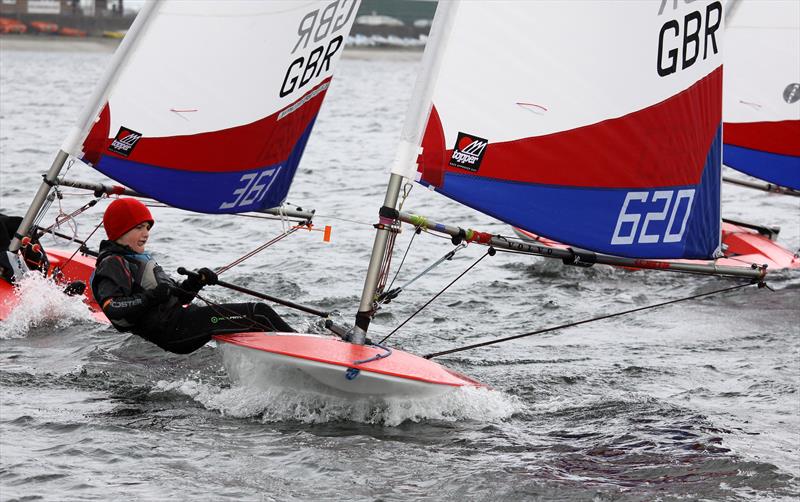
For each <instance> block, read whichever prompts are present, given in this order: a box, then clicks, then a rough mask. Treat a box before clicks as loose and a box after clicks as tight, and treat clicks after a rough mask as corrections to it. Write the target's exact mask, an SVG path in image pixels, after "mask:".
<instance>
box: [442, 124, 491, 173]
mask: <svg viewBox="0 0 800 502" xmlns="http://www.w3.org/2000/svg"><path fill="white" fill-rule="evenodd" d="M488 144H489V141H487V140H485V139H483V138H479V137H477V136H473V135H471V134H465V133H463V132H459V133H458V139H456V146H455V148H453V155H452V156H451V157H450V165H451V166H453V167H460V168H461V169H466V170H467V171H472V172H473V173H474V172H477V171H478V168H479V167H480V165H481V161H482V160H483V154H484V152H486V146H487V145H488Z"/></svg>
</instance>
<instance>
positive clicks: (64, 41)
mask: <svg viewBox="0 0 800 502" xmlns="http://www.w3.org/2000/svg"><path fill="white" fill-rule="evenodd" d="M120 42H121V39H114V38H103V37H85V38H68V37H56V36H48V35H0V50H2V51H32V52H107V53H111V52H114V50H116V48H117V46H119V43H120ZM422 49H423V47H402V46H396V47H395V46H378V47H369V46H350V45H348V46H346V47H345V50H344V52H343V53H342V56H343V57H346V58H351V57H355V58H373V57H391V58H395V59H405V58H408V59H418V58H420V57H421V55H422Z"/></svg>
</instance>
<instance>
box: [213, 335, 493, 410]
mask: <svg viewBox="0 0 800 502" xmlns="http://www.w3.org/2000/svg"><path fill="white" fill-rule="evenodd" d="M214 339H215V340H216V341H217V342H218V343H220V344H227V345H228V346H229V347H226V350H228V349H233V350H234V351H237V352H240V353H242V354H243V355H245V356H247V357H253V358H255V359H256V360H257V364H263V365H268V366H271V367H274V368H277V369H278V371H281V372H284V375H283V376H284V377H285V378H282V379H281V381H282V382H286V381H293V380H297V381H300V380H302V377H309V378H311V379H312V380H314V381H315V382H317V383H318V384H320V387H319V388H321V389H323V390H324V391H327V393H330V394H333V395H347V396H350V397H356V398H357V397H364V398H368V397H381V398H428V397H435V396H438V395H442V394H444V393H446V392H450V391H453V390H455V389H457V388H459V387H475V388H477V387H485V385H483V384H481V383H480V382H477V381H475V380H473V379H471V378H469V377H467V376H465V375H462V374H460V373H458V372H455V371H453V370H450V369H447V368H445V367H444V366H442V365H440V364H438V363H436V362H434V361H430V360H428V359H424V358H422V357H419V356H415V355H413V354H410V353H408V352H405V351H402V350H399V349H391V352H390V351H388V350H385V349H383V348H380V347H376V346H373V345H356V344H352V343H348V342H345V341H343V340H341V339H339V338H338V337H335V336H326V335H316V334H305V333H264V332H254V333H235V334H231V335H220V336H215V337H214ZM385 354H388V355H387V356H386V357H383V358H380V359H375V357H376V356H379V355H385ZM295 376H296V377H297V378H294V377H295Z"/></svg>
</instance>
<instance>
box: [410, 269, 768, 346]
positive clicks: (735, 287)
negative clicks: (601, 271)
mask: <svg viewBox="0 0 800 502" xmlns="http://www.w3.org/2000/svg"><path fill="white" fill-rule="evenodd" d="M753 284H757V285H758V287H759V288H761V287H767V285H766V284H765V283H763V282H759V283H746V284H738V285H736V286H731V287H729V288H723V289H718V290H716V291H711V292H708V293H700V294H697V295H692V296H687V297H685V298H678V299H676V300H669V301H666V302H661V303H656V304H653V305H647V306H644V307H638V308H635V309H631V310H624V311H622V312H615V313H613V314H607V315H603V316H600V317H594V318H592V319H584V320H582V321H576V322H572V323H568V324H562V325H560V326H553V327H550V328H544V329H540V330H537V331H531V332H530V333H522V334H519V335H513V336H507V337H505V338H498V339H496V340H489V341H488V342H482V343H474V344H472V345H465V346H463V347H457V348H455V349H450V350H443V351H441V352H433V353H431V354H427V355H424V356H422V357H424V358H425V359H433V358H434V357H439V356H443V355H446V354H453V353H455V352H461V351H464V350H470V349H474V348H478V347H485V346H487V345H494V344H496V343H501V342H507V341H509V340H516V339H517V338H524V337H526V336H533V335H540V334H542V333H547V332H549V331H556V330H559V329H564V328H571V327H573V326H578V325H581V324H587V323H590V322H595V321H600V320H603V319H609V318H611V317H617V316H621V315H626V314H632V313H634V312H640V311H642V310H648V309H654V308H657V307H663V306H665V305H670V304H673V303H678V302H684V301H687V300H695V299H697V298H702V297H704V296H711V295H715V294H718V293H725V292H727V291H733V290H735V289H740V288H744V287H747V286H752V285H753ZM767 289H770V288H769V287H767ZM770 290H771V289H770Z"/></svg>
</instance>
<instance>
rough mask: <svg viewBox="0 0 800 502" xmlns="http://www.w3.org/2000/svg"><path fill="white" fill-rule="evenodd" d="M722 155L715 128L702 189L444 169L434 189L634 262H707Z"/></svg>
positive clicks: (713, 240) (712, 247)
mask: <svg viewBox="0 0 800 502" xmlns="http://www.w3.org/2000/svg"><path fill="white" fill-rule="evenodd" d="M719 157H720V132H719V129H718V132H717V135H716V139H715V141H714V142H713V145H712V147H711V149H710V153H709V155H708V157H707V159H706V166H705V168H704V171H703V175H702V178H701V183H700V184H699V185H690V186H674V187H658V188H655V187H654V188H651V189H625V188H622V189H609V188H591V187H589V188H586V187H566V186H552V185H538V184H528V183H517V182H511V181H504V180H495V179H489V178H481V177H477V176H472V175H466V174H464V175H462V174H458V173H452V172H448V173H446V174H445V180H444V183H443V188H442V189H437V191H438V192H440V193H443V194H444V195H447V196H448V197H450V198H452V199H454V200H457V201H459V202H461V203H463V204H466V205H468V206H471V207H474V208H475V209H478V210H479V211H482V212H484V213H486V214H489V215H491V216H494V217H495V218H498V219H500V220H502V221H505V222H506V223H509V224H511V225H514V226H516V227H520V228H524V229H526V230H529V231H532V232H535V233H538V234H541V235H544V236H546V237H549V238H551V239H555V240H557V241H561V242H563V243H566V244H570V245H573V246H577V247H580V248H585V249H590V250H593V251H596V252H601V253H607V254H613V255H618V256H627V257H632V258H694V259H699V258H711V257H713V255H714V253H715V252H716V251H717V248H718V246H719V236H720V213H719V190H720V186H719V180H720V164H719ZM667 198H669V203H667V200H666V199H667ZM626 199H628V204H627V206H626V207H625V210H624V212H623V205H624V204H625V201H626ZM690 201H691V211H690V213H689V217H688V219H686V224H685V225H684V224H683V222H684V218H685V216H686V212H687V209H689V206H690ZM670 220H672V221H671V222H670ZM645 222H646V225H645ZM670 223H671V224H670ZM645 227H646V228H645ZM615 236H616V238H615ZM612 241H616V242H617V243H613V244H612ZM648 241H653V242H648ZM666 241H674V242H666Z"/></svg>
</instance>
